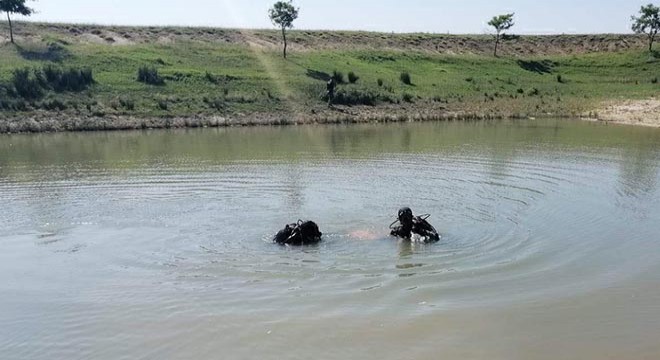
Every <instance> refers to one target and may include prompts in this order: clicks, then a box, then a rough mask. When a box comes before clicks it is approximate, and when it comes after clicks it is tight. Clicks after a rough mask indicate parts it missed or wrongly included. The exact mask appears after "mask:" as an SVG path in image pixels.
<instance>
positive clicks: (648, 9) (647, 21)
mask: <svg viewBox="0 0 660 360" xmlns="http://www.w3.org/2000/svg"><path fill="white" fill-rule="evenodd" d="M639 14H640V16H639V17H636V16H633V17H632V21H633V25H632V29H633V31H634V32H636V33H637V34H646V35H647V36H648V37H649V51H653V41H654V40H655V36H656V35H658V31H660V7H657V6H654V5H653V4H648V5H646V6H642V9H641V10H639Z"/></svg>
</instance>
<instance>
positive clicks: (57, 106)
mask: <svg viewBox="0 0 660 360" xmlns="http://www.w3.org/2000/svg"><path fill="white" fill-rule="evenodd" d="M41 107H42V108H44V109H46V110H60V111H61V110H66V108H67V106H66V104H64V103H63V102H62V101H60V100H59V99H52V100H49V101H44V103H43V104H42V105H41Z"/></svg>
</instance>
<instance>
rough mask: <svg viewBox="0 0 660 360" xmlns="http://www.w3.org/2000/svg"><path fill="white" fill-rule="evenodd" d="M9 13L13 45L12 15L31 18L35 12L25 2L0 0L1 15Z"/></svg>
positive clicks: (22, 0)
mask: <svg viewBox="0 0 660 360" xmlns="http://www.w3.org/2000/svg"><path fill="white" fill-rule="evenodd" d="M1 12H6V13H7V21H8V22H9V38H10V39H11V42H12V44H13V43H14V29H13V28H12V25H11V17H10V16H9V15H10V14H19V15H23V16H30V15H32V13H33V12H34V10H32V9H31V8H29V7H27V6H26V5H25V0H0V13H1Z"/></svg>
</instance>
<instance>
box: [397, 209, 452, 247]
mask: <svg viewBox="0 0 660 360" xmlns="http://www.w3.org/2000/svg"><path fill="white" fill-rule="evenodd" d="M398 223H399V225H397V226H393V227H392V231H391V232H390V234H391V235H392V236H397V237H400V238H403V239H410V238H412V235H413V234H417V235H419V236H421V237H423V238H424V239H425V240H426V241H438V240H440V235H439V234H438V231H437V230H435V228H434V227H433V226H432V225H431V224H429V222H428V221H426V219H425V218H423V217H421V216H413V213H412V210H410V209H409V208H403V209H401V210H399V216H398ZM392 225H394V224H392Z"/></svg>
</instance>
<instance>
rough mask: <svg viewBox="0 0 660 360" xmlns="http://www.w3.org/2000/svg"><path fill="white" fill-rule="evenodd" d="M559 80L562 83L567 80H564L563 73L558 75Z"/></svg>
mask: <svg viewBox="0 0 660 360" xmlns="http://www.w3.org/2000/svg"><path fill="white" fill-rule="evenodd" d="M557 82H558V83H560V84H563V83H564V82H565V81H564V78H563V77H562V76H561V75H557Z"/></svg>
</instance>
